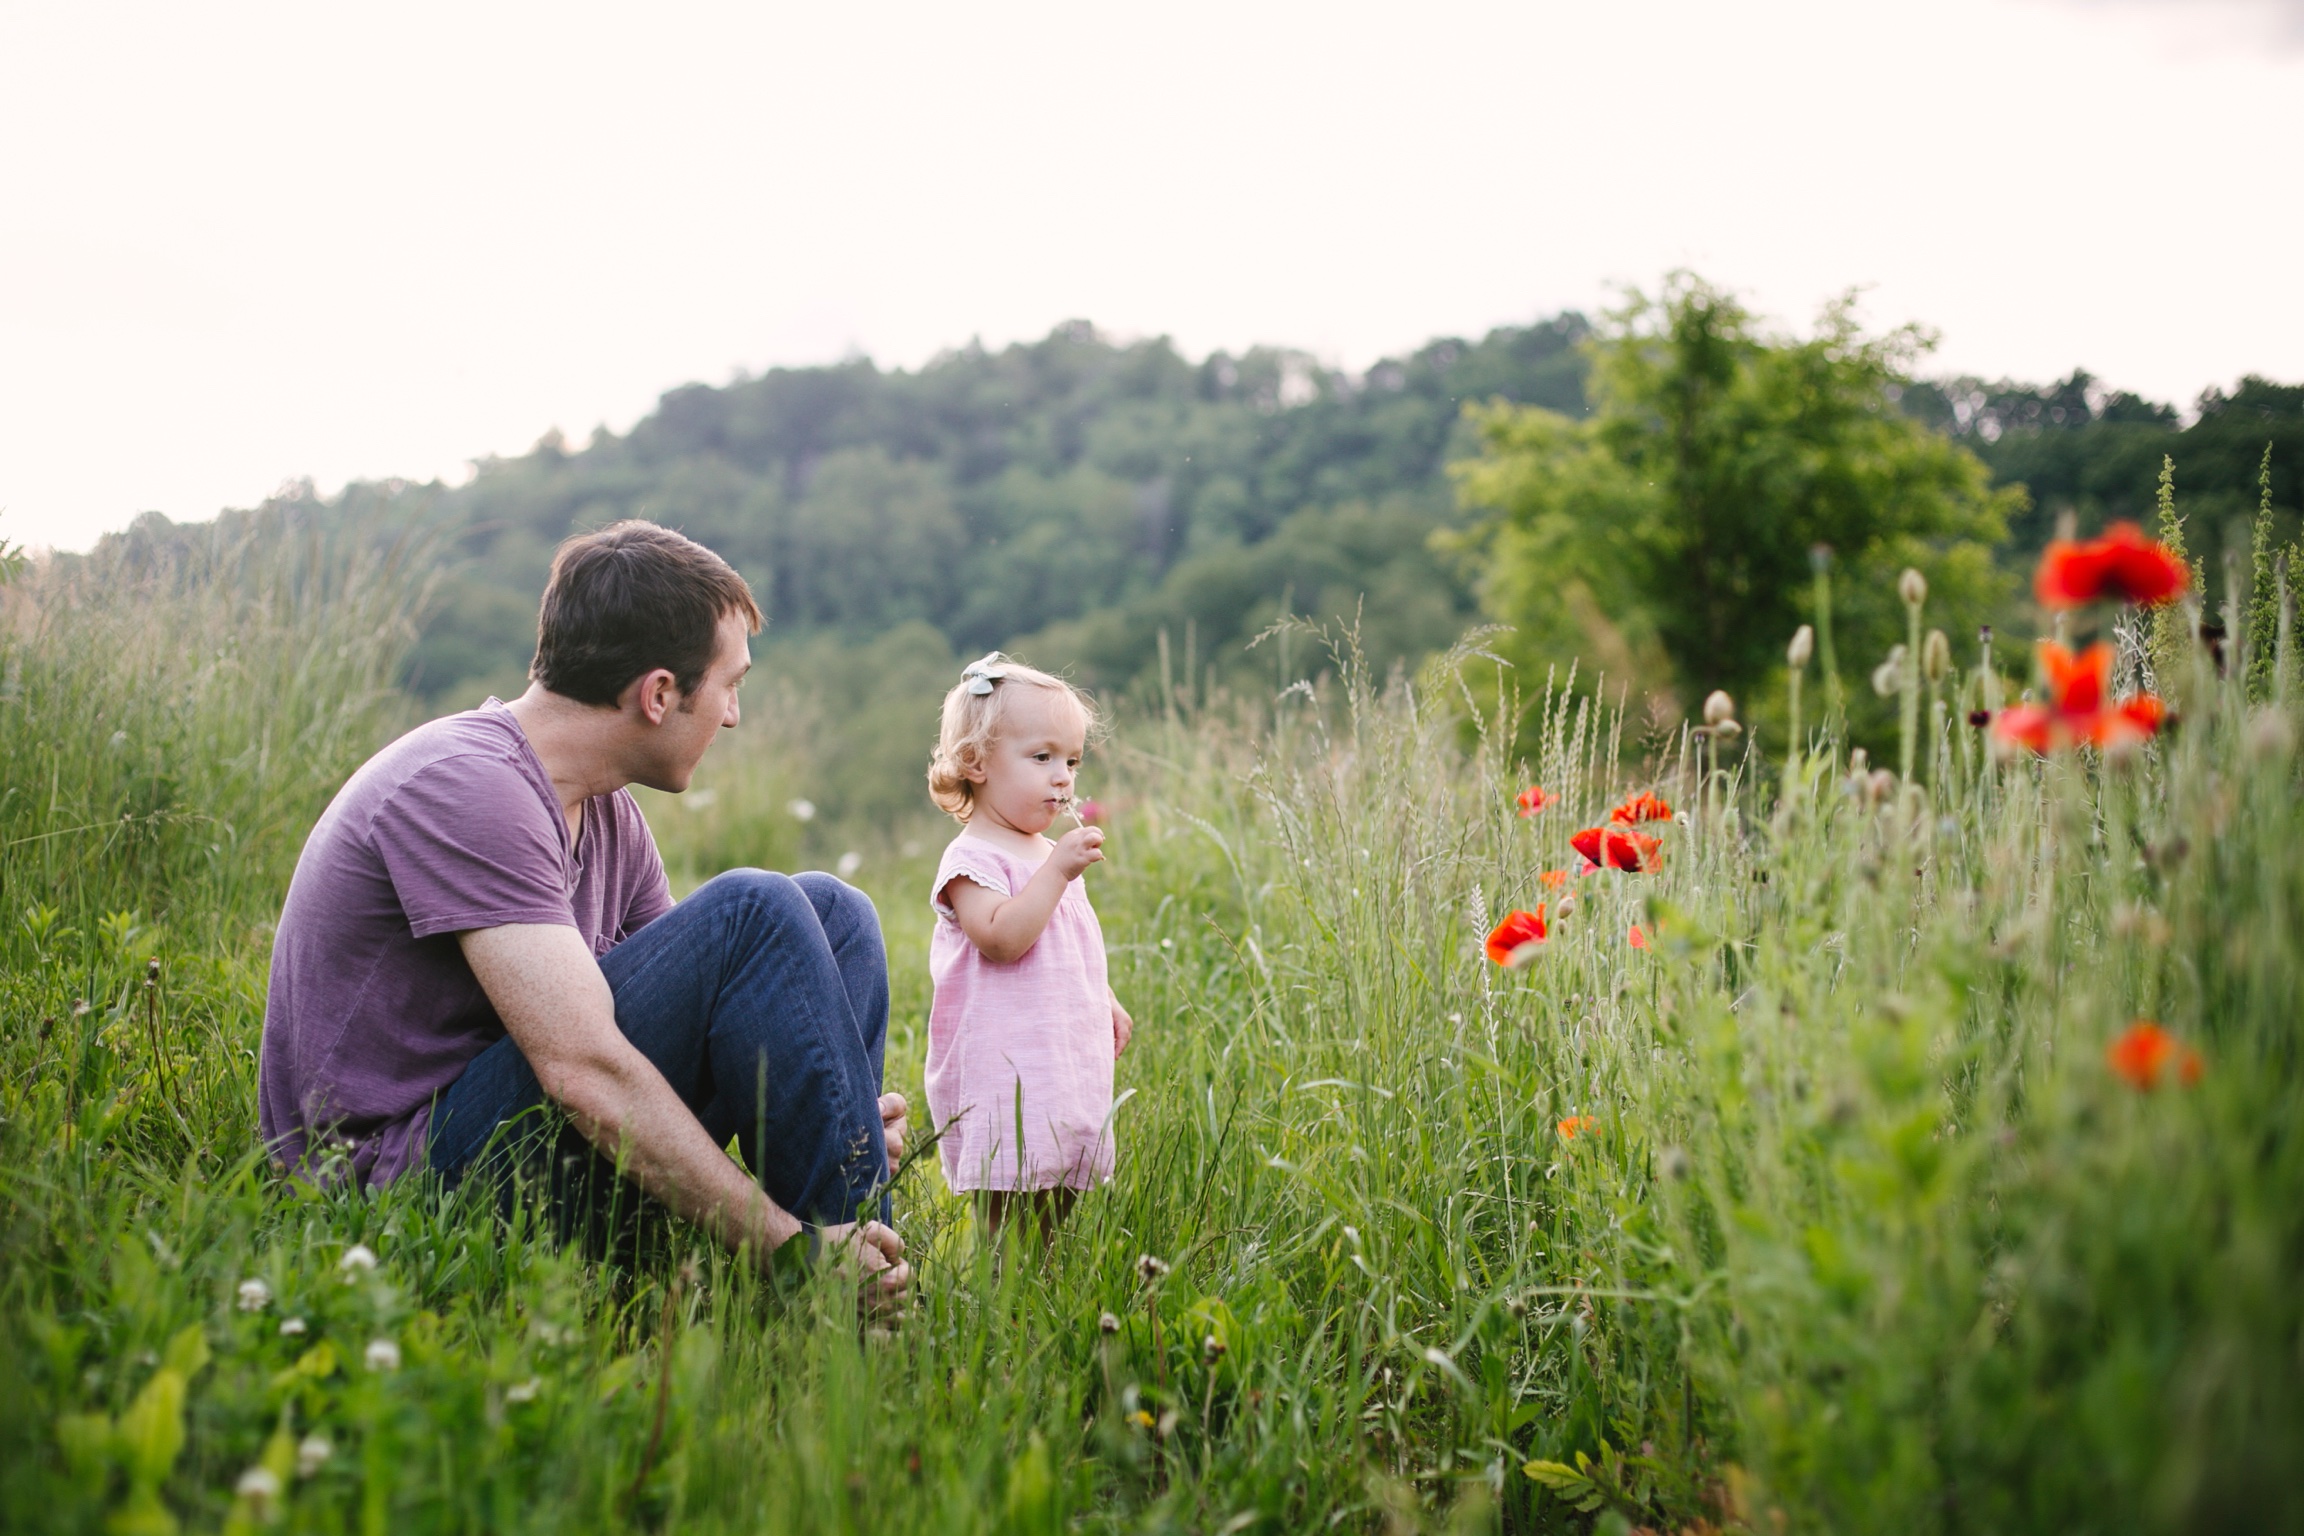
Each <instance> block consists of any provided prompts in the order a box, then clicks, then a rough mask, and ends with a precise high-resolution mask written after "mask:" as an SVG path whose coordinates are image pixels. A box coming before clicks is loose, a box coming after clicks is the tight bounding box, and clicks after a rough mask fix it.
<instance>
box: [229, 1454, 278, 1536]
mask: <svg viewBox="0 0 2304 1536" xmlns="http://www.w3.org/2000/svg"><path fill="white" fill-rule="evenodd" d="M232 1493H233V1496H234V1497H235V1498H237V1499H239V1500H240V1502H242V1503H243V1504H245V1505H247V1506H248V1513H249V1514H251V1515H253V1516H255V1517H256V1520H257V1522H258V1523H259V1524H263V1525H269V1524H271V1523H272V1517H273V1516H274V1515H275V1514H276V1513H277V1512H278V1509H279V1504H280V1479H279V1478H278V1477H277V1476H276V1475H275V1474H274V1473H273V1471H272V1469H271V1468H270V1467H267V1466H261V1465H259V1466H253V1467H250V1468H249V1469H248V1470H247V1471H245V1472H243V1473H241V1474H240V1481H239V1482H237V1483H234V1484H233V1485H232Z"/></svg>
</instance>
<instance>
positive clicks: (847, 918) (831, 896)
mask: <svg viewBox="0 0 2304 1536" xmlns="http://www.w3.org/2000/svg"><path fill="white" fill-rule="evenodd" d="M792 883H793V884H794V885H796V886H798V887H799V888H800V890H801V891H802V892H803V893H804V894H805V895H806V896H807V898H808V900H809V903H810V904H811V905H812V906H813V907H814V908H815V910H816V919H817V921H818V922H820V923H822V924H823V926H824V936H825V937H826V938H828V939H830V940H831V941H832V942H833V943H834V944H842V943H847V942H851V941H853V940H855V939H862V938H869V939H870V940H871V942H872V943H874V944H878V943H879V942H880V909H879V908H877V907H875V906H873V905H872V898H871V897H869V896H867V895H865V894H864V893H863V892H862V891H860V890H858V889H856V887H854V886H852V885H850V884H849V883H848V882H847V881H845V880H842V879H840V878H839V877H838V876H836V875H828V874H826V873H824V871H822V870H820V869H812V870H809V871H808V872H807V873H806V874H802V875H794V876H793V877H792Z"/></svg>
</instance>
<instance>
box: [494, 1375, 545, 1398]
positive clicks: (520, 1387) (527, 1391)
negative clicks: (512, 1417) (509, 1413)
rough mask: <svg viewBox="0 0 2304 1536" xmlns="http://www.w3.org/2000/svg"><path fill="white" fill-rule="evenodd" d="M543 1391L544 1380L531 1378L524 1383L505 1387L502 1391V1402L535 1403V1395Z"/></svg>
mask: <svg viewBox="0 0 2304 1536" xmlns="http://www.w3.org/2000/svg"><path fill="white" fill-rule="evenodd" d="M543 1390H544V1378H543V1377H541V1376H531V1377H529V1378H528V1379H527V1380H526V1381H523V1382H517V1383H515V1384H513V1385H512V1386H509V1387H506V1388H505V1389H504V1401H506V1402H508V1403H532V1402H534V1401H536V1394H537V1393H539V1392H541V1391H543Z"/></svg>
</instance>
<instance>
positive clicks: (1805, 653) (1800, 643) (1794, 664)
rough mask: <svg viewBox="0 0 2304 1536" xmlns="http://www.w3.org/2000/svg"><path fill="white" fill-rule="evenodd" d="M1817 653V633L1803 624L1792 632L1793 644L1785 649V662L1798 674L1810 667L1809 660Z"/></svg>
mask: <svg viewBox="0 0 2304 1536" xmlns="http://www.w3.org/2000/svg"><path fill="white" fill-rule="evenodd" d="M1815 653H1816V631H1815V630H1813V629H1811V628H1809V627H1808V626H1807V625H1805V624H1803V625H1801V626H1800V627H1799V628H1798V629H1796V630H1794V631H1792V643H1791V644H1790V645H1788V646H1786V647H1784V660H1785V662H1786V664H1787V665H1789V666H1790V667H1791V668H1792V670H1793V671H1795V672H1797V671H1799V670H1800V669H1801V668H1802V667H1804V666H1806V665H1808V658H1809V657H1810V656H1813V655H1814V654H1815Z"/></svg>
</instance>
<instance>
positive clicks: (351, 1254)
mask: <svg viewBox="0 0 2304 1536" xmlns="http://www.w3.org/2000/svg"><path fill="white" fill-rule="evenodd" d="M336 1267H337V1268H338V1269H340V1270H342V1271H343V1272H344V1273H345V1275H346V1276H347V1277H349V1276H352V1275H357V1274H364V1273H366V1272H367V1271H369V1270H371V1269H374V1268H375V1267H376V1250H375V1249H373V1248H371V1247H369V1246H368V1245H367V1244H366V1243H354V1244H353V1245H352V1246H351V1247H349V1248H347V1249H345V1250H344V1257H342V1258H340V1259H338V1260H337V1261H336Z"/></svg>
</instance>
